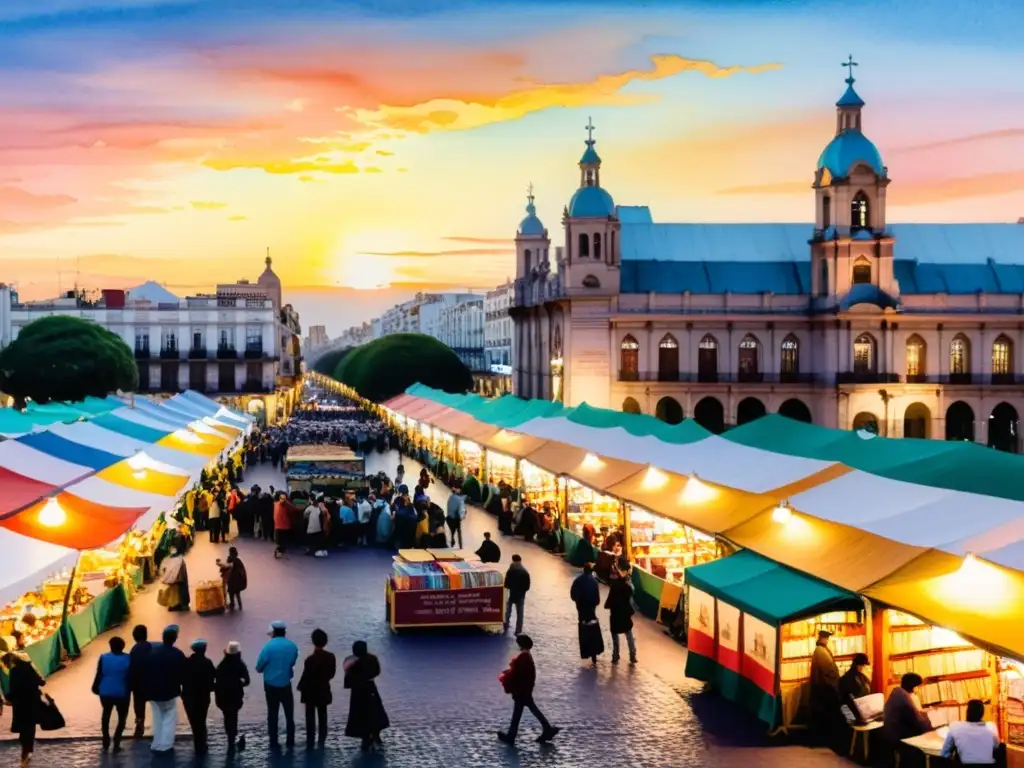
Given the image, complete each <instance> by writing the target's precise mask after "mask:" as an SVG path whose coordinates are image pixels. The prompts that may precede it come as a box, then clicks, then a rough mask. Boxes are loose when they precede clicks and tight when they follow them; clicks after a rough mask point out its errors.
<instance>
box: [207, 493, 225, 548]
mask: <svg viewBox="0 0 1024 768" xmlns="http://www.w3.org/2000/svg"><path fill="white" fill-rule="evenodd" d="M209 506H210V511H209V515H208V517H207V525H208V526H209V528H210V543H211V544H220V539H221V534H222V533H223V531H224V528H223V524H222V523H221V520H220V516H221V508H220V502H219V501H218V499H217V495H216V494H214V493H211V494H210V501H209Z"/></svg>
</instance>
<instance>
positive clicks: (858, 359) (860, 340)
mask: <svg viewBox="0 0 1024 768" xmlns="http://www.w3.org/2000/svg"><path fill="white" fill-rule="evenodd" d="M853 371H854V373H874V371H875V340H874V339H873V338H871V335H870V334H867V333H862V334H861V335H860V336H858V337H857V339H856V340H855V341H854V342H853Z"/></svg>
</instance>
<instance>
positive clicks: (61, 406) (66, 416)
mask: <svg viewBox="0 0 1024 768" xmlns="http://www.w3.org/2000/svg"><path fill="white" fill-rule="evenodd" d="M25 412H26V413H29V414H41V415H43V416H53V417H56V419H57V420H59V421H77V420H78V419H81V418H85V417H86V416H88V415H89V414H88V413H86V412H85V411H81V410H79V409H78V408H75V407H73V406H70V405H67V404H66V403H46V404H45V405H39V404H38V403H29V404H28V405H27V406H25ZM51 423H52V422H51Z"/></svg>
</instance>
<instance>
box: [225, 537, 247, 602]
mask: <svg viewBox="0 0 1024 768" xmlns="http://www.w3.org/2000/svg"><path fill="white" fill-rule="evenodd" d="M225 565H226V566H227V569H228V570H227V572H226V573H225V574H224V586H225V588H226V589H227V593H228V610H229V611H234V610H235V604H236V603H237V604H238V610H242V593H243V592H244V591H245V590H246V589H247V588H248V586H249V575H248V574H247V573H246V572H245V563H243V562H242V558H240V557H239V556H238V549H237V548H236V547H229V548H228V559H227V561H226V562H225Z"/></svg>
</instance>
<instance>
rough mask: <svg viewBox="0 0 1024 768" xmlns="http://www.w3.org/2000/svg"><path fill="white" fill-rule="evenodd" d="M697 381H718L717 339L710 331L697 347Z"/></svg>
mask: <svg viewBox="0 0 1024 768" xmlns="http://www.w3.org/2000/svg"><path fill="white" fill-rule="evenodd" d="M697 381H718V341H716V340H715V337H714V336H712V335H711V334H710V333H709V334H707V335H706V336H705V337H704V338H703V339H701V340H700V345H699V346H698V347H697Z"/></svg>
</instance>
